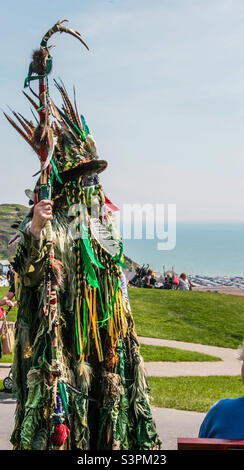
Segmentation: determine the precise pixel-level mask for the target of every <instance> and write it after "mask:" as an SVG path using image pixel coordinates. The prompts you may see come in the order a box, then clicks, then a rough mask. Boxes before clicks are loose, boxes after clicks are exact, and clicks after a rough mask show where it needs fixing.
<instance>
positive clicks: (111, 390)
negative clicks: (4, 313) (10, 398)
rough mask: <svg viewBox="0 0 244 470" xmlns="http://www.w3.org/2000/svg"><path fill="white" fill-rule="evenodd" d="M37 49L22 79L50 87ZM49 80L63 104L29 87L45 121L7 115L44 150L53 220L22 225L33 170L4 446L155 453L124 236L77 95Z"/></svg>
mask: <svg viewBox="0 0 244 470" xmlns="http://www.w3.org/2000/svg"><path fill="white" fill-rule="evenodd" d="M60 24H61V22H59V23H57V24H56V25H55V27H57V25H60ZM55 27H54V28H55ZM56 29H57V28H56ZM53 30H54V29H52V30H50V31H53ZM59 30H60V29H59ZM71 31H72V30H71ZM54 32H55V31H54ZM65 32H67V30H66V31H65ZM77 34H78V33H77ZM47 36H48V33H47ZM47 36H46V37H47ZM48 37H50V35H49V36H48ZM38 53H39V56H41V59H40V57H39V59H38V60H39V64H38V66H39V68H42V67H43V70H42V69H41V72H38V67H37V66H36V63H35V61H36V60H37V59H36V56H35V54H36V53H34V54H33V62H32V64H31V67H30V71H29V74H28V77H27V78H28V79H27V80H26V85H28V84H29V83H30V80H31V79H34V78H40V77H39V76H40V75H41V76H42V77H43V76H44V79H45V80H46V83H47V73H48V72H47V63H46V61H47V59H49V60H50V54H49V50H48V48H47V47H46V45H45V44H44V46H43V48H41V49H40V51H38ZM41 61H42V63H41ZM43 64H44V65H45V67H44V65H43ZM33 74H34V76H33ZM35 74H36V77H35ZM55 83H56V86H57V88H58V90H59V92H60V94H61V97H62V100H63V104H62V109H59V108H58V107H57V106H55V104H54V103H53V101H52V100H51V98H50V95H49V92H48V87H46V89H45V106H44V98H43V97H40V102H39V104H37V103H36V101H34V100H33V99H32V98H31V97H30V96H29V95H27V94H26V96H27V98H28V99H29V101H31V103H32V105H33V106H34V108H35V110H37V112H38V113H41V111H43V108H44V107H45V111H46V112H47V117H46V122H45V123H44V124H43V123H40V124H37V125H36V126H35V125H34V124H33V122H32V121H28V120H27V119H25V118H23V117H22V116H21V115H17V113H15V116H18V121H19V122H20V123H21V125H22V127H23V129H24V131H23V130H22V129H21V132H20V128H19V127H18V126H17V124H16V123H15V122H14V121H13V120H12V119H11V118H10V117H9V116H6V117H7V118H8V120H9V121H10V122H11V124H12V125H14V127H15V128H16V129H17V130H18V131H19V132H20V133H21V135H22V136H24V138H25V139H26V140H27V141H28V143H29V144H30V145H31V146H32V148H33V149H34V150H35V151H36V153H38V155H39V154H40V149H41V150H42V148H44V146H45V147H46V148H47V150H48V151H47V159H48V162H47V163H48V165H46V168H47V169H48V177H47V183H46V185H45V188H44V189H45V191H46V195H47V194H49V195H50V194H51V191H52V199H53V219H52V222H51V233H52V240H51V243H50V237H49V232H48V230H50V228H49V229H48V228H47V227H46V229H44V230H43V233H42V238H41V239H40V240H36V239H34V237H33V236H32V234H31V232H30V228H31V222H32V217H33V211H34V210H35V205H36V204H37V203H38V202H39V201H40V199H41V198H42V197H41V195H42V191H43V186H44V185H43V183H42V180H41V177H40V178H39V180H38V182H37V184H36V186H35V189H34V192H33V193H32V192H31V191H28V195H29V197H30V205H31V206H32V208H31V209H30V213H29V214H28V216H27V217H26V219H25V220H24V221H23V222H22V223H21V224H20V226H19V228H18V233H19V242H18V246H17V250H16V255H15V259H14V263H13V266H14V269H15V271H16V273H17V285H16V292H17V298H18V316H17V322H16V346H15V355H14V363H13V381H14V394H15V396H16V398H17V408H16V418H15V427H14V430H13V433H12V436H11V442H12V443H13V446H14V448H15V449H20V450H22V449H36V450H38V449H42V450H44V449H57V448H58V449H83V450H84V449H93V450H95V449H96V450H101V449H103V450H106V449H114V450H116V449H122V450H125V449H130V450H132V449H133V450H150V449H158V448H160V446H161V442H160V439H159V437H158V435H157V431H156V428H155V424H154V422H153V418H152V413H151V409H150V405H149V398H148V392H149V389H148V384H147V381H146V377H145V372H144V367H143V359H142V357H141V356H140V353H139V342H138V339H137V336H136V333H135V328H134V321H133V317H132V313H131V309H130V305H129V302H128V298H127V292H126V289H125V283H124V274H123V271H122V268H123V266H124V265H123V255H122V253H123V244H122V240H121V236H120V233H119V231H118V230H117V227H116V220H115V216H114V212H113V209H111V207H112V205H111V204H110V201H108V200H107V198H106V196H105V194H104V192H103V189H102V186H101V184H100V183H99V178H98V174H99V173H100V172H101V171H103V170H104V169H105V168H106V166H107V164H106V162H104V161H103V160H99V159H98V154H97V147H96V143H95V141H94V139H93V137H92V136H91V135H90V132H89V129H88V126H87V124H86V122H85V119H84V117H83V116H81V117H80V116H79V114H78V110H77V105H76V102H75V97H74V105H72V104H71V101H70V99H69V97H68V94H67V92H66V90H65V88H64V86H63V84H62V83H61V84H59V83H57V82H55ZM50 117H52V120H51V119H50ZM23 134H24V135H23ZM45 170H46V169H45ZM42 171H44V170H43V168H42Z"/></svg>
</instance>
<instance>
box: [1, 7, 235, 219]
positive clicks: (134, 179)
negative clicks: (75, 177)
mask: <svg viewBox="0 0 244 470" xmlns="http://www.w3.org/2000/svg"><path fill="white" fill-rule="evenodd" d="M40 4H41V5H42V8H41V9H40ZM60 18H68V19H69V20H70V23H69V25H70V27H73V28H74V29H77V30H79V31H80V32H81V34H82V35H83V37H84V39H85V41H86V42H87V43H88V45H89V47H90V52H88V51H86V49H85V48H82V47H81V45H80V43H79V42H78V41H76V40H75V39H74V38H72V37H68V36H67V35H59V34H56V35H55V36H53V37H52V39H51V41H50V44H56V47H55V48H54V49H53V50H52V55H53V57H54V66H53V72H52V75H51V76H50V88H51V94H52V95H53V97H54V98H57V99H58V97H57V94H56V91H55V89H54V87H53V84H52V78H55V77H56V78H58V77H61V78H62V80H63V81H64V82H65V85H66V88H67V89H68V90H70V92H72V87H73V84H74V85H75V87H76V93H77V101H78V105H79V109H80V112H81V113H82V114H84V115H85V116H86V119H87V122H88V125H89V128H90V130H91V132H92V134H93V135H94V137H95V139H96V141H97V145H98V149H99V155H100V158H104V159H106V160H108V162H109V167H108V169H107V171H106V172H105V173H104V174H103V175H102V178H101V179H102V183H103V186H104V189H105V190H106V193H107V195H108V197H110V198H111V199H112V200H113V202H114V203H116V204H118V205H119V206H120V207H121V206H122V205H123V204H124V203H127V204H128V203H131V204H132V203H141V204H145V203H158V204H159V203H161V204H163V203H164V204H167V203H171V204H176V207H177V220H178V221H194V222H195V221H196V222H197V221H243V220H244V215H243V202H244V196H243V174H244V48H243V44H244V28H243V24H244V3H243V2H242V1H241V0H235V1H234V2H233V0H151V1H150V2H149V1H145V0H106V1H105V0H99V1H98V0H89V1H88V0H79V1H78V0H72V1H70V2H67V1H63V0H58V1H57V0H52V1H51V0H49V1H47V0H43V1H42V2H37V1H35V0H31V1H30V0H23V1H22V2H20V1H17V0H13V1H12V2H11V3H7V2H4V3H3V5H1V32H0V36H1V38H0V39H1V40H0V44H1V49H2V51H1V53H2V54H1V55H2V67H1V69H2V70H1V76H0V83H1V86H0V103H1V105H0V106H1V108H2V109H7V108H6V106H7V105H9V106H10V107H11V108H14V109H15V110H17V111H19V112H21V113H22V114H24V115H25V116H26V117H28V116H30V111H29V107H28V105H27V103H26V100H25V98H24V96H23V95H22V92H21V90H22V89H23V83H24V78H25V76H26V75H27V70H28V66H29V62H30V58H31V53H32V51H33V49H35V48H38V46H39V43H40V39H41V37H42V36H43V34H44V33H45V32H46V31H47V30H48V29H49V27H50V26H51V25H53V24H54V23H55V22H56V21H57V20H58V19H60ZM0 119H1V121H0V122H1V125H0V138H1V151H2V154H1V158H0V174H1V182H2V184H1V188H0V203H5V202H11V203H12V202H16V203H17V202H18V203H21V204H27V198H26V196H25V194H24V190H25V189H26V188H32V187H33V184H34V181H33V178H32V176H31V175H32V174H33V173H35V172H36V171H37V170H38V169H39V164H38V160H37V158H36V155H35V154H34V153H33V152H32V151H31V149H29V148H28V146H27V144H26V143H25V142H24V141H23V139H22V138H21V137H20V136H19V135H18V134H17V133H16V132H15V131H14V130H13V129H12V128H11V126H10V125H9V124H8V123H7V122H5V120H4V118H3V117H0Z"/></svg>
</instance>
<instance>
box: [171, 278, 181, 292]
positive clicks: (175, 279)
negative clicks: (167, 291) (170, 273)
mask: <svg viewBox="0 0 244 470" xmlns="http://www.w3.org/2000/svg"><path fill="white" fill-rule="evenodd" d="M179 283H180V281H179V279H178V277H176V276H174V277H173V280H172V287H173V289H178V287H179Z"/></svg>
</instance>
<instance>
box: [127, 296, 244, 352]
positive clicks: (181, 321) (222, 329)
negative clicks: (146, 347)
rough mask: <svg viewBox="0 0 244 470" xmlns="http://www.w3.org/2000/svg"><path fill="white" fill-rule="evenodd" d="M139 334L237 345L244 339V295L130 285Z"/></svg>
mask: <svg viewBox="0 0 244 470" xmlns="http://www.w3.org/2000/svg"><path fill="white" fill-rule="evenodd" d="M129 298H130V303H131V307H132V312H133V317H134V320H135V325H136V331H137V334H138V335H140V336H147V337H154V338H165V339H174V340H178V341H187V342H193V343H201V344H209V345H214V346H222V347H228V348H237V347H238V346H239V345H240V344H241V343H242V341H243V339H244V296H238V295H227V294H218V293H215V292H197V291H196V292H194V291H167V290H153V289H152V290H149V289H135V288H129Z"/></svg>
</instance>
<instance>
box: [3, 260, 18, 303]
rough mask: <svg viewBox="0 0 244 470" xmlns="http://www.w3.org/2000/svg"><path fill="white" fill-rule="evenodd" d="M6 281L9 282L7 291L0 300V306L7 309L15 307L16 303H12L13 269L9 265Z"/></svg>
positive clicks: (13, 288)
mask: <svg viewBox="0 0 244 470" xmlns="http://www.w3.org/2000/svg"><path fill="white" fill-rule="evenodd" d="M7 279H8V281H9V291H8V293H7V294H6V295H5V296H4V297H3V298H2V300H0V306H2V305H7V306H8V307H11V308H12V307H16V305H17V301H14V302H12V299H13V297H14V296H15V281H14V269H13V267H12V265H10V268H9V271H8V274H7Z"/></svg>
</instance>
